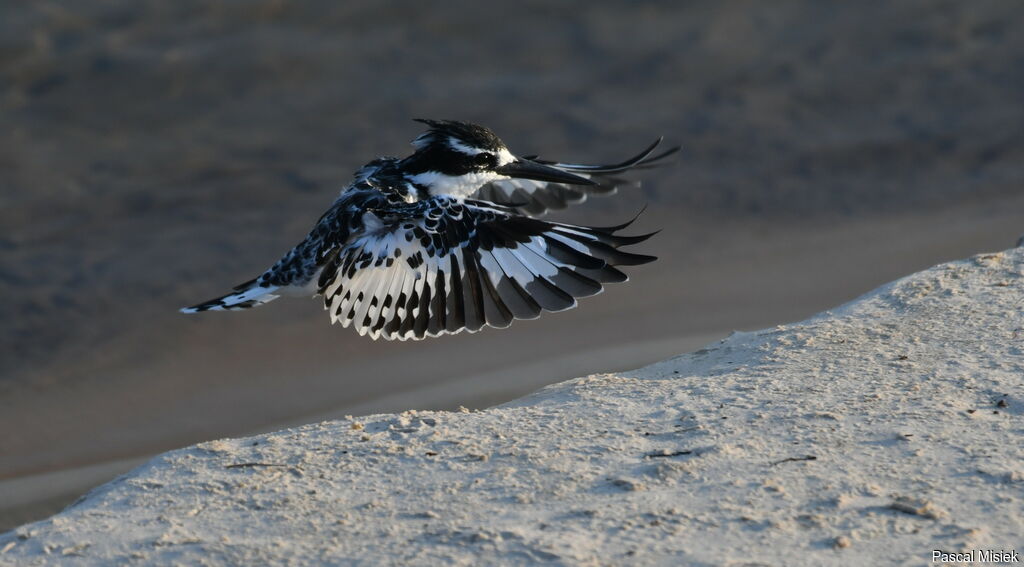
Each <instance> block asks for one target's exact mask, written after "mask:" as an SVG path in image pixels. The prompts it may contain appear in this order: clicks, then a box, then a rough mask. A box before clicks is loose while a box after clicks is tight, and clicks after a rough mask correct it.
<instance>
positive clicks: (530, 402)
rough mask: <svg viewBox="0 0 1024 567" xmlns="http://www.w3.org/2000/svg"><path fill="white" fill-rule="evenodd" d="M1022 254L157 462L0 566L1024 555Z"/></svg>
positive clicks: (10, 552) (890, 559) (26, 537)
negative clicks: (688, 348) (418, 405)
mask: <svg viewBox="0 0 1024 567" xmlns="http://www.w3.org/2000/svg"><path fill="white" fill-rule="evenodd" d="M1022 310H1024V249H1015V250H1011V251H1008V252H1005V253H1000V254H987V255H979V256H975V257H973V258H971V259H969V260H965V261H961V262H953V263H950V264H945V265H940V266H937V267H935V268H932V269H930V270H927V271H925V272H921V273H919V274H915V275H913V276H910V277H907V278H904V279H902V280H899V281H897V282H895V283H893V284H890V285H888V286H885V287H883V288H881V289H879V290H877V291H875V292H872V293H870V294H868V295H866V296H864V297H862V298H861V299H859V300H857V301H854V302H852V303H850V304H847V305H845V306H843V307H841V308H838V309H836V310H834V311H831V312H826V313H824V314H821V315H819V316H817V317H814V318H812V319H809V320H807V321H804V322H802V323H797V324H792V325H785V326H780V327H776V328H774V329H768V330H765V331H760V332H755V333H742V334H736V335H733V336H731V337H729V338H728V339H725V340H723V341H721V342H720V343H716V344H714V345H711V346H709V347H708V348H707V349H703V350H701V351H698V352H695V353H693V354H687V355H683V356H680V357H677V358H674V359H671V360H668V361H665V362H662V363H659V364H655V365H653V366H649V367H647V368H643V369H641V370H637V371H632V372H622V373H618V374H604V375H594V376H589V377H586V378H578V379H575V380H570V381H567V382H563V383H561V384H557V385H554V386H550V387H547V388H545V389H543V390H541V391H540V392H537V393H535V394H533V395H531V396H528V397H526V398H523V399H521V400H518V401H515V402H512V403H509V404H505V405H503V406H500V407H496V408H493V409H489V410H486V411H481V412H472V413H470V412H466V413H459V412H455V413H447V412H406V413H404V414H401V415H396V414H386V415H374V416H369V417H363V418H357V419H347V420H339V421H332V422H323V423H319V424H314V425H308V426H304V427H300V428H296V429H290V430H284V431H280V432H277V433H272V434H269V435H263V436H258V437H251V438H247V439H229V440H221V441H213V442H209V443H203V444H200V445H196V446H193V447H189V448H186V449H182V450H178V451H173V452H170V453H166V454H164V455H161V456H158V457H156V458H154V459H153V460H151V461H150V462H149V463H147V464H146V465H143V466H142V467H140V468H138V469H136V470H135V471H133V472H132V473H129V474H128V475H125V476H123V477H121V478H119V479H117V480H115V481H114V482H111V483H109V484H107V485H104V486H102V487H100V488H98V489H96V490H94V491H93V492H92V493H91V494H89V495H88V496H87V497H85V498H84V499H83V500H82V501H80V502H79V503H78V504H76V505H74V506H72V507H70V508H69V509H67V510H66V511H64V512H63V513H61V514H59V515H57V516H54V517H53V518H50V519H48V520H45V521H42V522H38V523H35V524H30V525H27V526H23V527H21V528H18V529H17V530H14V531H13V532H8V533H7V534H4V535H0V564H3V563H5V562H6V563H11V562H14V563H17V564H26V565H35V564H47V565H48V564H61V565H64V564H103V565H106V564H133V563H145V564H159V565H165V564H174V563H182V564H197V563H200V562H203V563H204V564H210V565H222V564H247V565H256V564H265V563H276V564H282V563H288V564H296V565H305V564H320V563H332V562H333V563H345V564H349V563H356V564H366V565H387V564H402V565H404V564H425V565H434V564H444V563H447V564H463V565H476V564H494V563H501V564H532V563H536V562H541V561H550V562H552V563H554V564H572V565H577V564H584V565H591V564H593V565H604V564H665V565H675V564H681V563H692V564H715V565H721V564H724V565H730V564H736V565H739V564H758V565H760V564H766V565H776V564H786V565H793V564H806V565H821V564H854V563H856V564H875V565H878V564H891V563H900V564H901V563H907V564H925V563H928V562H929V561H930V560H931V556H932V555H931V554H932V550H933V549H945V550H971V549H988V548H994V549H1006V550H1010V549H1016V550H1017V551H1018V553H1019V552H1022V551H1024V443H1022V433H1024V419H1022V417H1021V414H1022V412H1024V399H1022V394H1021V392H1022V386H1024V316H1022Z"/></svg>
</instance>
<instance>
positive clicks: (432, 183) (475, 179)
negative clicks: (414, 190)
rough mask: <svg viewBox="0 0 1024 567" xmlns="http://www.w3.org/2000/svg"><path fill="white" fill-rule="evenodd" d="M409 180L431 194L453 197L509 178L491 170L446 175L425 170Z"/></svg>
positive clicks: (469, 193)
mask: <svg viewBox="0 0 1024 567" xmlns="http://www.w3.org/2000/svg"><path fill="white" fill-rule="evenodd" d="M408 179H409V181H411V182H413V183H415V184H417V185H420V186H423V187H426V188H427V191H428V192H429V193H430V194H431V195H449V196H451V197H463V198H465V197H469V196H470V195H472V194H473V193H476V192H477V190H478V189H480V188H481V187H483V186H484V185H486V184H488V183H490V182H492V181H498V180H499V179H507V178H506V177H505V176H504V175H498V174H497V173H494V172H490V171H481V172H476V173H467V174H465V175H445V174H443V173H440V172H437V171H424V172H423V173H417V174H416V175H411V176H409V177H408Z"/></svg>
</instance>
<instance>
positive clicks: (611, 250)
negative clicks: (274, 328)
mask: <svg viewBox="0 0 1024 567" xmlns="http://www.w3.org/2000/svg"><path fill="white" fill-rule="evenodd" d="M363 224H364V226H365V228H364V230H363V231H361V232H360V233H358V234H355V235H353V237H352V239H351V240H350V241H349V243H348V244H347V245H346V246H345V247H344V248H342V249H340V250H338V251H337V253H336V254H335V255H333V256H332V257H330V258H329V259H328V261H327V263H326V264H325V266H324V269H323V271H322V272H321V275H320V278H319V282H318V284H319V291H320V293H321V294H323V296H324V304H325V307H326V309H327V310H328V311H329V312H330V316H331V321H332V322H336V321H340V322H341V324H342V325H343V326H346V327H347V326H349V325H352V326H354V327H355V328H356V329H357V330H358V331H359V334H361V335H363V334H369V335H370V336H371V337H373V338H378V337H383V338H385V339H399V340H405V339H422V338H424V337H426V336H438V335H442V334H454V333H458V332H460V331H462V330H467V331H469V332H475V331H478V330H480V329H481V328H482V327H484V326H485V325H489V326H491V327H499V328H503V327H507V326H508V325H509V324H511V323H512V320H513V319H533V318H536V317H538V316H539V315H540V313H541V312H542V311H562V310H565V309H570V308H572V307H575V306H576V300H577V299H578V298H580V297H587V296H590V295H594V294H596V293H599V292H601V290H602V289H603V286H604V284H606V283H611V282H622V281H625V280H626V279H627V278H626V275H625V274H624V273H622V272H621V271H619V270H618V269H616V268H615V266H620V265H635V264H643V263H646V262H650V261H653V260H654V257H652V256H642V255H639V254H631V253H628V252H623V251H621V250H619V249H618V248H619V247H620V246H624V245H627V244H634V243H638V242H642V241H643V240H646V239H647V238H649V237H650V236H651V235H642V236H632V237H630V236H622V235H618V234H616V232H618V231H619V230H621V229H622V228H625V226H626V225H620V226H615V227H609V228H590V227H581V226H573V225H567V224H559V223H553V222H546V221H541V220H537V219H532V218H528V217H524V216H521V215H519V214H517V213H516V212H515V211H513V210H511V209H509V208H506V207H497V206H494V205H491V204H489V203H484V202H479V201H463V200H461V199H455V198H451V197H435V198H432V199H429V200H426V201H420V202H418V203H415V204H412V205H410V206H409V207H407V208H405V209H392V210H390V211H388V212H382V211H375V212H368V213H366V214H365V215H364V222H363ZM627 225H628V223H627Z"/></svg>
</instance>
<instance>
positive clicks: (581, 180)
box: [494, 158, 596, 185]
mask: <svg viewBox="0 0 1024 567" xmlns="http://www.w3.org/2000/svg"><path fill="white" fill-rule="evenodd" d="M494 171H495V173H498V174H500V175H504V176H505V177H513V178H516V179H535V180H537V181H554V182H555V183H567V184H569V185H596V183H594V182H593V181H591V180H589V179H587V178H586V177H580V176H579V175H573V174H572V173H569V172H568V171H563V170H561V169H558V168H557V167H551V166H548V165H544V164H542V163H537V162H535V161H531V160H528V159H525V158H516V161H514V162H512V163H507V164H505V165H503V166H500V167H498V168H497V169H495V170H494Z"/></svg>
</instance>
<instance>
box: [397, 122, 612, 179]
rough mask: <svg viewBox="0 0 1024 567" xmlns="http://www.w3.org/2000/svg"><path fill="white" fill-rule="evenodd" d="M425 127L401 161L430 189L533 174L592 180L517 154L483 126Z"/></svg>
mask: <svg viewBox="0 0 1024 567" xmlns="http://www.w3.org/2000/svg"><path fill="white" fill-rule="evenodd" d="M417 122H422V123H424V124H426V125H427V126H428V127H429V129H428V130H427V131H426V132H425V133H423V134H421V135H420V136H419V137H418V138H416V139H415V140H413V141H412V145H413V147H415V148H416V152H415V153H413V155H411V156H409V157H407V158H405V159H404V160H402V164H401V167H402V169H403V170H404V171H405V172H406V175H407V177H408V178H409V179H410V180H411V181H412V182H413V183H415V184H417V185H419V186H421V187H425V188H426V189H427V190H428V191H429V192H430V193H431V194H432V195H438V194H446V195H456V196H467V195H469V194H471V193H473V192H475V191H476V190H477V189H479V188H480V187H481V186H482V185H484V184H486V183H490V182H491V181H498V180H501V179H509V178H516V179H536V180H538V181H553V182H557V183H568V184H572V185H593V182H592V181H590V180H589V179H587V178H585V177H580V176H578V175H573V174H572V173H568V172H566V171H563V170H561V169H557V168H554V167H550V166H547V165H544V164H541V163H537V162H535V161H532V160H530V159H526V158H520V157H516V156H515V155H513V154H512V152H510V151H509V149H508V148H507V147H506V146H505V143H504V142H502V141H501V138H498V136H497V135H495V134H494V132H491V131H490V130H488V129H487V128H484V127H483V126H478V125H476V124H470V123H468V122H459V121H455V120H424V119H417Z"/></svg>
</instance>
